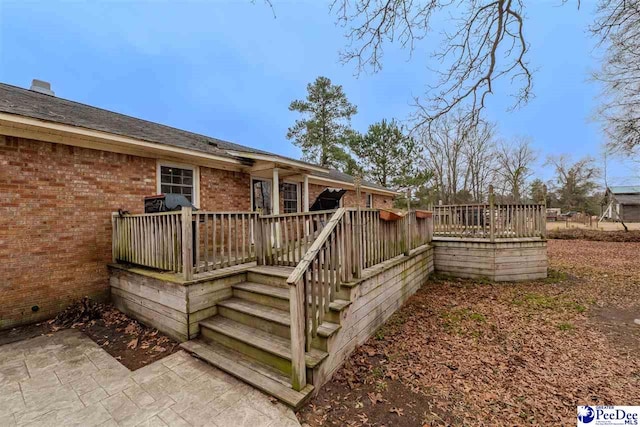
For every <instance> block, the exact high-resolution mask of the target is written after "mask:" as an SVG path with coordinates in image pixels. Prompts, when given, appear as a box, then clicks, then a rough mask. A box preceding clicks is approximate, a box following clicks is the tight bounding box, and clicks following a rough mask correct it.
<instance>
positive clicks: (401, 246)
mask: <svg viewBox="0 0 640 427" xmlns="http://www.w3.org/2000/svg"><path fill="white" fill-rule="evenodd" d="M261 220H262V219H261ZM283 226H284V225H283ZM431 229H432V227H431V218H430V217H429V218H420V219H418V218H417V217H416V215H415V212H413V213H412V214H410V215H406V216H405V217H404V218H402V219H401V220H398V221H383V220H382V219H381V218H380V211H379V210H376V209H352V208H349V209H345V208H340V209H338V210H337V211H335V212H334V213H333V214H332V215H331V216H330V217H329V218H328V221H326V223H325V224H324V227H323V228H322V230H321V231H320V233H319V234H318V235H317V236H316V237H315V239H314V240H313V242H312V244H311V246H309V248H308V250H307V251H306V252H305V253H304V255H303V257H302V259H301V261H300V262H299V263H298V264H297V265H296V268H295V270H294V271H293V272H292V273H291V275H290V276H289V277H288V279H287V284H288V285H289V308H290V318H291V356H292V357H291V363H292V377H291V384H292V387H293V388H294V389H296V390H300V389H302V388H303V387H304V386H305V385H306V370H305V352H306V351H309V350H310V348H311V342H312V341H313V339H314V338H315V337H316V336H317V333H318V328H319V327H320V325H322V322H323V321H324V318H325V315H326V314H327V313H328V312H329V306H330V304H331V303H332V302H333V301H335V300H336V299H337V295H338V292H339V291H340V287H341V285H342V284H343V283H345V282H349V281H351V280H353V279H354V278H356V279H357V278H360V277H362V270H363V269H366V268H369V267H372V266H374V265H376V264H379V263H382V262H384V261H387V260H390V259H392V258H395V257H396V256H399V255H402V254H403V253H404V254H408V253H409V251H410V250H411V249H413V248H416V247H418V246H420V245H423V244H425V243H427V242H429V241H430V240H431ZM413 233H415V234H416V235H415V236H414V235H413Z"/></svg>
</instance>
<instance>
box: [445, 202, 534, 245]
mask: <svg viewBox="0 0 640 427" xmlns="http://www.w3.org/2000/svg"><path fill="white" fill-rule="evenodd" d="M433 227H434V230H433V235H434V236H436V237H466V238H479V239H487V240H491V241H493V240H495V239H496V238H502V239H504V238H522V237H541V238H545V237H546V208H545V206H544V205H543V204H509V205H494V204H492V203H489V204H470V205H439V206H434V208H433Z"/></svg>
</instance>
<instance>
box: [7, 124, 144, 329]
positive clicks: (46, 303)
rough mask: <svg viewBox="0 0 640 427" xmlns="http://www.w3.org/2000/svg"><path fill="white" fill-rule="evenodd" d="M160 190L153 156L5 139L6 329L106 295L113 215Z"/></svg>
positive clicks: (138, 208) (135, 208) (138, 204)
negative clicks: (84, 299)
mask: <svg viewBox="0 0 640 427" xmlns="http://www.w3.org/2000/svg"><path fill="white" fill-rule="evenodd" d="M154 193H155V160H152V159H145V158H140V157H133V156H128V155H124V154H115V153H107V152H103V151H97V150H89V149H84V148H77V147H70V146H66V145H59V144H51V143H47V142H39V141H33V140H25V139H21V138H12V137H2V136H0V199H2V200H3V202H2V203H0V265H2V268H1V269H0V293H1V294H2V298H1V300H0V328H4V327H9V326H11V325H14V324H20V323H28V322H31V321H36V320H39V319H44V318H47V317H50V316H51V315H53V314H55V313H56V312H58V311H60V310H61V309H63V308H64V307H65V306H66V305H68V303H69V302H71V301H73V300H75V299H78V298H80V297H82V296H84V295H91V296H93V297H97V298H104V297H106V296H107V295H108V286H107V285H108V277H107V268H106V263H108V262H110V261H111V212H113V211H116V210H118V208H120V207H125V208H127V209H129V210H131V211H132V212H140V211H141V209H142V207H143V206H142V197H143V196H145V195H148V194H154ZM33 306H38V307H39V310H38V311H37V312H34V311H32V309H31V308H32V307H33Z"/></svg>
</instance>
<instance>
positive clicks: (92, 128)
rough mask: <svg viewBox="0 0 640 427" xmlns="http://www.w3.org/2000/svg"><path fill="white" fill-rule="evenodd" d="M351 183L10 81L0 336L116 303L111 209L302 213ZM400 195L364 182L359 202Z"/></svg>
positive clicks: (2, 147) (5, 96)
mask: <svg viewBox="0 0 640 427" xmlns="http://www.w3.org/2000/svg"><path fill="white" fill-rule="evenodd" d="M328 187H329V188H343V189H346V190H348V191H347V193H346V194H345V196H344V198H343V205H344V206H345V207H349V206H355V205H356V197H355V192H354V185H353V178H352V177H351V176H349V175H346V174H343V173H340V172H337V171H334V170H328V169H324V168H320V167H318V166H315V165H312V164H309V163H305V162H302V161H299V160H294V159H290V158H287V157H283V156H280V155H276V154H272V153H268V152H265V151H261V150H257V149H254V148H250V147H246V146H242V145H238V144H234V143H230V142H226V141H222V140H219V139H215V138H210V137H207V136H204V135H198V134H195V133H190V132H186V131H183V130H179V129H175V128H172V127H169V126H164V125H161V124H157V123H152V122H148V121H145V120H140V119H136V118H133V117H129V116H125V115H122V114H118V113H114V112H110V111H106V110H102V109H99V108H96V107H91V106H88V105H84V104H80V103H77V102H73V101H68V100H65V99H61V98H58V97H56V96H55V95H54V94H53V92H51V91H50V88H49V86H48V84H46V83H43V82H37V81H34V86H32V88H31V90H26V89H22V88H19V87H15V86H11V85H6V84H0V197H1V199H2V203H0V218H1V219H0V264H1V265H2V269H0V292H1V295H2V304H0V329H3V328H7V327H11V326H14V325H18V324H23V323H29V322H32V321H37V320H40V319H45V318H48V317H50V316H51V315H53V314H55V313H56V312H58V311H60V310H61V309H63V308H64V307H65V306H66V305H68V304H69V303H71V302H72V301H74V300H76V299H78V298H80V297H82V296H85V295H87V296H91V297H94V298H103V297H107V296H108V293H109V283H108V282H109V276H108V271H107V264H108V263H109V262H111V213H112V212H114V211H117V210H118V209H123V210H127V211H129V212H131V213H142V211H143V197H144V196H149V195H154V194H158V193H177V194H183V195H185V196H186V197H187V198H188V199H189V200H191V201H192V203H193V204H194V205H195V206H196V207H198V208H200V209H204V210H209V211H256V210H261V211H262V212H263V213H273V214H278V213H288V212H303V211H306V210H308V208H309V204H310V203H313V201H314V199H315V198H316V196H317V195H318V194H320V193H321V192H322V191H323V190H324V189H326V188H328ZM395 195H396V193H395V192H394V191H391V190H389V189H386V188H384V187H381V186H379V185H375V184H372V183H369V182H363V184H362V201H361V206H363V207H364V206H367V207H374V208H384V207H392V201H393V197H394V196H395Z"/></svg>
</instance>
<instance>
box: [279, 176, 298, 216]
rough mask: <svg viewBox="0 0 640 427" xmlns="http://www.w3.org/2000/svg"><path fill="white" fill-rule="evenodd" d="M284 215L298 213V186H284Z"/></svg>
mask: <svg viewBox="0 0 640 427" xmlns="http://www.w3.org/2000/svg"><path fill="white" fill-rule="evenodd" d="M282 193H283V197H282V199H283V204H284V213H296V212H298V185H297V184H291V183H288V182H285V183H284V184H283V185H282Z"/></svg>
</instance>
